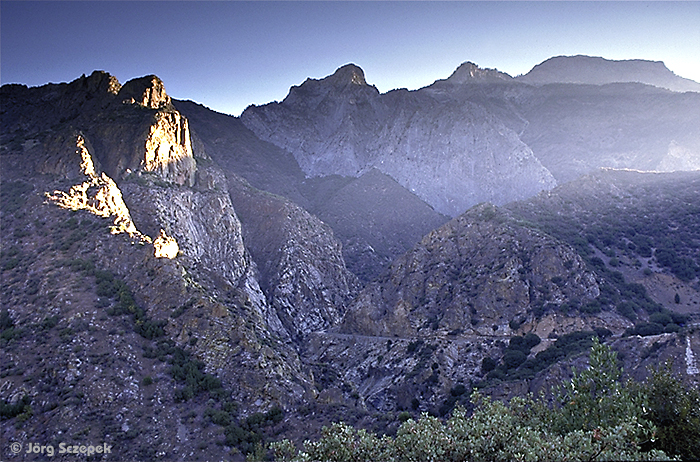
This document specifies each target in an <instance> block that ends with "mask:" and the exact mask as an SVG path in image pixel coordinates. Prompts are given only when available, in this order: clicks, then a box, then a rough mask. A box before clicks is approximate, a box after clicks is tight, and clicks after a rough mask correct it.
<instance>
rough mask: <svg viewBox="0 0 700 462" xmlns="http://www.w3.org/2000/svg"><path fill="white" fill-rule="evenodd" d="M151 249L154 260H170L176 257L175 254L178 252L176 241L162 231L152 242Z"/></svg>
mask: <svg viewBox="0 0 700 462" xmlns="http://www.w3.org/2000/svg"><path fill="white" fill-rule="evenodd" d="M153 248H154V255H155V257H156V258H168V259H170V260H172V259H173V258H175V257H177V252H178V251H179V250H180V248H179V246H178V245H177V241H176V240H175V239H174V238H172V237H170V236H168V235H167V234H166V233H165V231H163V230H162V229H161V230H160V234H159V235H158V237H157V238H155V239H154V240H153Z"/></svg>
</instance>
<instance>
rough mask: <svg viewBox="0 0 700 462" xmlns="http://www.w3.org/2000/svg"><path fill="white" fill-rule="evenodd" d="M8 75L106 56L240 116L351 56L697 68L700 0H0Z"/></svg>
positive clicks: (406, 62)
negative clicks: (568, 58) (629, 62)
mask: <svg viewBox="0 0 700 462" xmlns="http://www.w3.org/2000/svg"><path fill="white" fill-rule="evenodd" d="M0 20H1V24H0V80H1V81H2V83H3V84H5V83H11V82H13V83H24V84H27V85H30V86H35V85H41V84H44V83H47V82H65V81H70V80H73V79H75V78H77V77H79V76H80V75H81V74H89V73H90V72H92V71H93V70H95V69H102V70H106V71H108V72H110V73H111V74H113V75H115V76H116V77H117V78H118V79H119V81H120V82H122V83H124V82H125V81H126V80H129V79H131V78H133V77H139V76H142V75H147V74H156V75H158V76H159V77H161V78H162V79H163V81H164V82H165V86H166V89H167V91H168V93H169V94H170V95H171V96H173V97H175V98H181V99H191V100H194V101H197V102H200V103H202V104H205V105H206V106H208V107H211V108H212V109H215V110H217V111H220V112H225V113H229V114H234V115H238V114H239V113H240V112H241V111H242V110H243V109H245V107H246V106H248V105H249V104H264V103H267V102H270V101H274V100H281V99H283V98H284V97H285V96H286V94H287V92H288V90H289V87H290V86H292V85H298V84H300V83H301V82H303V81H304V80H305V79H306V78H307V77H312V78H322V77H325V76H326V75H329V74H331V73H333V71H334V70H335V69H337V68H338V67H340V66H342V65H344V64H347V63H350V62H352V63H355V64H357V65H359V66H360V67H362V68H363V69H364V71H365V75H366V78H367V81H368V82H369V83H371V84H374V85H376V86H377V88H379V90H380V91H382V92H386V91H389V90H391V89H394V88H409V89H415V88H420V87H422V86H425V85H429V84H430V83H432V82H434V81H435V80H437V79H441V78H446V77H447V76H449V75H450V74H451V73H452V71H453V70H454V69H455V68H456V67H457V66H458V65H459V64H460V63H462V62H465V61H472V62H475V63H477V64H478V65H480V66H481V67H488V68H497V69H499V70H501V71H504V72H507V73H509V74H511V75H513V76H515V75H518V74H522V73H526V72H527V71H529V70H530V69H531V68H532V67H533V66H534V65H536V64H538V63H540V62H542V61H544V60H545V59H547V58H549V57H552V56H557V55H575V54H587V55H592V56H603V57H605V58H609V59H637V58H639V59H650V60H655V61H664V62H665V63H666V65H667V66H668V67H669V68H670V69H671V70H672V71H674V72H675V73H676V74H678V75H680V76H683V77H687V78H691V79H693V80H696V81H700V27H698V24H700V2H630V1H623V2H566V1H550V2H526V1H517V2H506V1H482V2H459V1H448V2H434V1H433V2H422V1H410V2H399V1H392V2H371V1H353V2H337V1H334V2H323V1H315V2H299V1H285V2H239V1H218V2H205V1H196V2H193V1H184V2H176V1H166V2H146V1H138V2H128V1H117V2H110V1H86V2H80V1H72V2H57V1H52V2H28V1H21V2H13V1H7V0H2V2H0Z"/></svg>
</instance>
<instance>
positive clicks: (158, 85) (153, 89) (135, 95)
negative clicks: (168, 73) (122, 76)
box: [117, 75, 171, 109]
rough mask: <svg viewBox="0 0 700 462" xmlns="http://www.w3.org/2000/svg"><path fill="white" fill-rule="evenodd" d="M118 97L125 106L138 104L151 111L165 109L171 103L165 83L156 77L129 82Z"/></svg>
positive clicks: (146, 77)
mask: <svg viewBox="0 0 700 462" xmlns="http://www.w3.org/2000/svg"><path fill="white" fill-rule="evenodd" d="M117 97H118V98H119V99H120V100H121V101H122V103H124V104H138V105H139V106H143V107H146V108H149V109H164V108H167V107H168V106H170V103H171V101H170V96H168V94H167V93H166V92H165V85H164V84H163V81H162V80H160V79H159V78H158V77H156V76H155V75H147V76H145V77H140V78H137V79H133V80H129V81H128V82H127V83H125V84H124V86H123V87H122V88H121V89H120V90H119V93H118V94H117Z"/></svg>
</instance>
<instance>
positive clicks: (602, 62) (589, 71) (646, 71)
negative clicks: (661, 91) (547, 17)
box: [516, 55, 700, 92]
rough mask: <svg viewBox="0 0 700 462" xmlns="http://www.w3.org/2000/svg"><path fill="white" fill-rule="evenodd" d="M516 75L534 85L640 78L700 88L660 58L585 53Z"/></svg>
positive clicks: (664, 85) (670, 85)
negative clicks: (675, 72)
mask: <svg viewBox="0 0 700 462" xmlns="http://www.w3.org/2000/svg"><path fill="white" fill-rule="evenodd" d="M516 79H517V80H518V81H520V82H525V83H529V84H534V85H546V84H551V83H575V84H588V85H605V84H609V83H619V82H639V83H644V84H647V85H653V86H655V87H661V88H667V89H669V90H673V91H680V92H683V91H695V92H697V91H700V83H698V82H694V81H692V80H690V79H684V78H683V77H679V76H677V75H676V74H674V73H673V72H671V71H670V70H669V69H668V68H667V67H666V65H665V64H664V63H663V62H661V61H646V60H642V59H627V60H620V61H616V60H610V59H605V58H600V57H596V56H584V55H577V56H555V57H553V58H549V59H547V60H545V61H543V62H542V63H540V64H538V65H536V66H535V67H533V68H532V70H531V71H530V72H528V73H527V74H525V75H521V76H519V77H516Z"/></svg>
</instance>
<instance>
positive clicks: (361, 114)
mask: <svg viewBox="0 0 700 462" xmlns="http://www.w3.org/2000/svg"><path fill="white" fill-rule="evenodd" d="M384 111H385V107H384V105H383V104H382V103H381V100H380V95H379V91H378V90H377V89H376V88H375V87H374V86H370V85H368V84H367V83H366V82H365V79H364V73H363V72H362V70H361V69H360V68H358V67H357V66H355V65H352V64H349V65H347V66H343V67H341V68H340V69H338V70H337V71H336V72H335V73H334V74H333V75H331V76H329V77H326V78H324V79H321V80H313V79H307V80H306V81H305V82H304V83H302V84H301V85H299V86H298V87H292V88H291V89H290V91H289V94H288V95H287V97H286V98H285V99H284V101H283V102H282V103H280V104H276V103H271V104H267V105H265V106H261V107H251V108H249V109H247V110H246V111H245V112H244V113H243V114H242V116H241V119H242V120H243V123H244V124H245V125H246V127H248V128H249V129H251V130H252V131H253V132H254V133H255V134H256V135H257V136H258V137H260V138H261V139H263V140H265V141H269V142H271V143H274V144H275V145H277V146H279V147H281V148H284V149H286V150H287V151H289V152H291V153H292V154H293V155H294V158H295V159H296V160H297V162H298V163H299V166H300V167H301V169H302V170H303V171H304V173H305V174H306V175H307V176H312V177H313V176H325V175H331V174H337V175H343V176H357V175H358V174H359V173H360V172H361V171H363V170H364V169H366V168H367V166H368V164H370V163H371V162H372V160H373V157H374V156H373V153H372V151H371V150H370V149H368V148H367V144H368V142H369V139H368V134H370V133H377V131H378V130H379V129H380V125H381V121H382V119H383V112H384Z"/></svg>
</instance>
